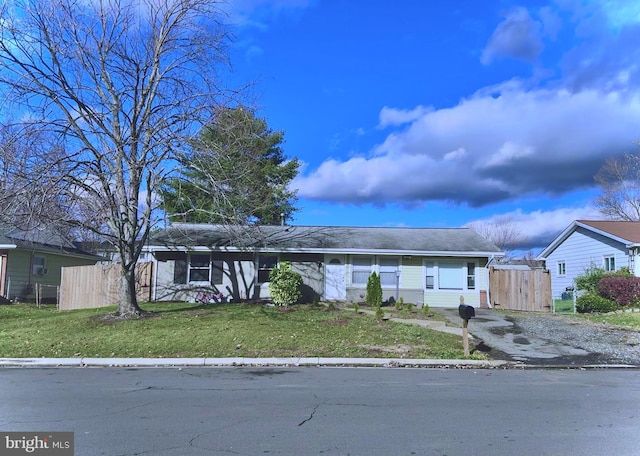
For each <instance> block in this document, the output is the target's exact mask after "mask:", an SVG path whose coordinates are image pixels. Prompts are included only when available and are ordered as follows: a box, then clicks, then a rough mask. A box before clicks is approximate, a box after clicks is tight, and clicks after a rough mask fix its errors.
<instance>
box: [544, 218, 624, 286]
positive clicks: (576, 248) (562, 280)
mask: <svg viewBox="0 0 640 456" xmlns="http://www.w3.org/2000/svg"><path fill="white" fill-rule="evenodd" d="M605 256H612V257H613V258H614V262H615V266H616V268H618V269H619V268H621V267H623V266H628V264H629V259H628V250H627V248H626V245H624V244H622V243H620V242H617V241H614V240H613V239H610V238H607V237H605V236H601V235H599V234H596V233H593V232H591V231H589V230H585V229H584V228H582V227H578V228H577V229H576V230H575V231H574V232H573V233H571V234H570V235H569V237H567V238H566V239H565V240H564V241H563V242H562V243H561V244H560V245H558V247H557V248H556V249H555V250H553V251H552V252H551V253H549V254H548V255H547V257H546V263H547V267H548V268H553V267H554V266H553V265H557V264H558V263H559V262H564V264H565V275H564V276H558V275H555V276H552V277H551V293H552V295H553V296H554V297H556V296H561V295H562V293H563V292H564V291H565V290H566V289H567V287H573V286H575V278H576V277H577V276H579V275H581V274H583V273H584V272H585V271H587V270H588V269H589V268H591V267H593V266H595V267H599V268H603V267H604V262H603V258H604V257H605Z"/></svg>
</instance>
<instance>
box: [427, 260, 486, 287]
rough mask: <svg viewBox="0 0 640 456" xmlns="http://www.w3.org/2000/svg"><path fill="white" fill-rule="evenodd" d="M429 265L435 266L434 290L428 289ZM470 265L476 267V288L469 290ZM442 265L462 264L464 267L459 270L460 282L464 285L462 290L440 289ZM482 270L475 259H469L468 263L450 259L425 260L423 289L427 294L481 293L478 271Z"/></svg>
mask: <svg viewBox="0 0 640 456" xmlns="http://www.w3.org/2000/svg"><path fill="white" fill-rule="evenodd" d="M427 263H432V264H433V288H427ZM468 263H473V264H474V265H475V274H474V277H475V286H474V288H469V286H468V278H469V270H468ZM442 264H462V267H461V268H459V272H460V281H461V284H462V288H440V265H442ZM479 270H480V264H479V262H478V261H477V260H476V259H474V258H468V259H467V260H466V261H464V260H463V261H459V260H457V259H456V260H450V259H446V258H445V259H442V258H439V259H437V260H431V259H428V258H425V259H423V261H422V288H423V290H424V291H425V292H427V293H433V292H435V291H437V292H441V293H460V292H468V293H479V291H480V288H479V277H478V271H479Z"/></svg>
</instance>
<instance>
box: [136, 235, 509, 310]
mask: <svg viewBox="0 0 640 456" xmlns="http://www.w3.org/2000/svg"><path fill="white" fill-rule="evenodd" d="M145 250H146V252H148V253H151V256H152V261H153V262H154V268H153V270H154V271H155V276H154V283H153V289H152V299H154V300H186V301H194V300H196V299H198V297H199V296H200V297H201V296H202V293H206V292H207V290H213V292H215V294H216V295H217V296H220V295H223V296H224V297H225V298H228V299H233V300H245V299H250V300H257V299H268V298H269V287H268V285H269V272H270V271H271V269H272V268H274V267H275V266H276V265H277V264H278V263H280V262H283V261H288V262H291V264H292V267H293V269H294V270H296V271H297V272H299V273H300V274H301V275H302V277H303V281H304V285H303V300H304V301H306V302H312V301H313V300H316V299H317V300H335V301H353V302H360V301H363V300H364V296H365V293H366V285H367V280H368V278H369V275H370V274H371V273H372V272H374V271H375V272H376V273H378V274H379V275H380V281H381V283H382V288H383V299H384V300H389V299H390V298H394V299H399V298H403V300H404V301H405V302H412V303H415V304H417V305H422V304H423V303H427V304H428V305H430V306H434V307H451V306H458V304H459V302H460V297H461V296H462V297H464V300H465V303H466V304H470V305H474V306H480V305H483V306H486V305H487V302H488V299H487V293H488V283H489V280H488V271H487V269H486V266H487V264H488V263H489V262H490V260H491V259H493V258H494V257H499V256H502V255H503V252H502V251H501V250H500V249H498V248H497V247H496V246H495V245H493V244H492V243H490V242H489V241H487V240H486V239H484V238H483V237H481V236H480V235H478V234H477V233H476V232H475V231H473V230H471V229H469V228H364V227H321V226H251V227H229V226H220V225H206V224H186V223H174V224H172V225H170V226H168V227H167V228H165V229H163V230H161V231H159V232H157V233H155V234H154V235H153V236H152V237H151V239H150V241H149V242H148V244H147V246H145Z"/></svg>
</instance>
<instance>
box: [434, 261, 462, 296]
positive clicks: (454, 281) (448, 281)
mask: <svg viewBox="0 0 640 456" xmlns="http://www.w3.org/2000/svg"><path fill="white" fill-rule="evenodd" d="M461 271H462V263H440V264H438V288H439V289H441V290H443V289H444V290H462V289H463V283H462V272H461Z"/></svg>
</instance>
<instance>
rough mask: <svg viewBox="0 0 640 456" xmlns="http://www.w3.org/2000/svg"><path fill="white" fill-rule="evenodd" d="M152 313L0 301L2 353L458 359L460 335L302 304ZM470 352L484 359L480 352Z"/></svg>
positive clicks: (183, 307)
mask: <svg viewBox="0 0 640 456" xmlns="http://www.w3.org/2000/svg"><path fill="white" fill-rule="evenodd" d="M143 308H144V309H145V310H149V311H153V312H156V313H157V314H156V315H155V316H154V317H151V318H143V319H136V320H129V321H115V322H114V321H108V320H104V319H103V318H101V317H103V316H104V315H105V314H106V313H108V312H112V311H114V310H115V309H114V308H111V309H109V308H106V309H105V308H103V309H88V310H75V311H66V312H61V311H58V310H57V309H56V308H55V307H53V306H44V307H42V308H39V309H38V308H36V307H35V306H33V305H23V304H20V305H18V304H14V305H7V306H0V357H53V358H62V357H146V358H156V357H157V358H168V357H311V356H322V357H374V358H376V357H377V358H388V357H394V358H433V359H462V358H464V355H463V349H462V341H461V338H460V337H457V336H455V335H451V334H445V333H439V332H436V331H432V330H429V329H425V328H421V327H418V326H413V325H408V324H401V323H394V322H389V321H377V320H375V318H374V317H372V316H370V315H365V314H362V313H355V312H353V310H344V311H340V310H328V309H327V308H326V307H324V306H321V305H320V306H313V305H301V306H295V307H292V308H291V310H290V311H289V312H282V311H281V310H279V309H278V308H275V307H266V306H261V305H252V304H225V305H215V306H211V305H196V304H185V303H179V304H176V303H174V304H146V305H143ZM472 358H474V359H485V357H484V355H483V354H481V353H474V354H472Z"/></svg>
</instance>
